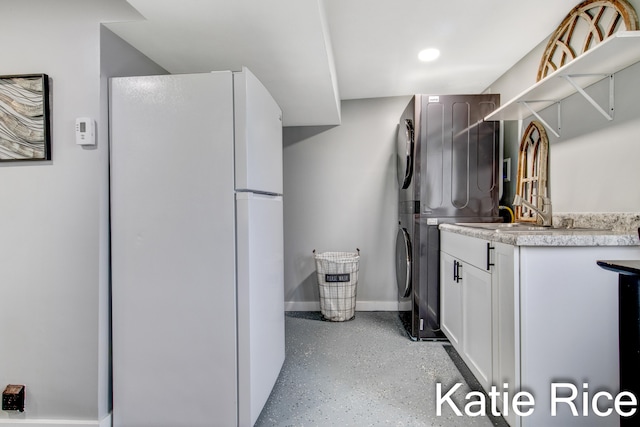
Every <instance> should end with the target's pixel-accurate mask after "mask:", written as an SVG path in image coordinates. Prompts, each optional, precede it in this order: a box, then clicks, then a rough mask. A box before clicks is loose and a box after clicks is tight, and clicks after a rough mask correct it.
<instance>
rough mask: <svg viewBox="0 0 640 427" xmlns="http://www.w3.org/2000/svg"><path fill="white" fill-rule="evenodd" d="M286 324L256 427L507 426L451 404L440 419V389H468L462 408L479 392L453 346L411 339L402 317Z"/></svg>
mask: <svg viewBox="0 0 640 427" xmlns="http://www.w3.org/2000/svg"><path fill="white" fill-rule="evenodd" d="M285 325H286V347H287V350H286V360H285V362H284V366H283V368H282V371H281V373H280V376H279V378H278V380H277V382H276V385H275V387H274V389H273V392H272V393H271V396H270V397H269V400H268V401H267V403H266V405H265V407H264V409H263V411H262V413H261V415H260V417H259V418H258V421H257V422H256V427H265V426H278V427H280V426H304V427H311V426H318V427H325V426H326V427H334V426H335V427H341V426H357V427H363V426H410V427H422V426H425V427H436V426H439V427H457V426H460V427H466V426H474V427H490V426H494V425H498V426H504V425H506V424H505V423H504V420H502V419H500V418H499V419H493V420H492V419H489V418H488V417H468V416H462V417H459V416H456V415H455V414H454V412H453V411H452V410H451V409H450V408H449V407H448V405H443V410H442V414H441V416H437V415H436V397H435V396H436V384H437V383H441V384H442V387H443V390H444V391H445V392H446V391H447V390H449V388H450V387H451V386H452V385H453V384H455V383H458V382H460V383H463V386H462V387H460V389H458V390H457V392H456V393H455V394H454V398H453V399H454V400H455V401H457V402H458V407H460V408H464V404H465V403H466V402H467V401H466V400H464V398H465V396H466V394H467V393H468V392H469V391H471V390H472V388H471V387H473V388H475V387H477V386H476V385H474V384H473V382H474V381H473V379H472V378H470V380H469V382H467V381H465V379H464V377H463V376H462V374H461V373H460V371H459V370H458V369H457V368H456V365H455V364H454V363H453V361H452V358H451V357H450V356H449V355H448V352H447V350H446V349H445V348H446V347H444V345H447V344H446V343H444V344H443V343H441V342H414V341H411V340H410V339H409V338H407V336H406V334H405V332H404V330H403V329H402V326H401V324H400V321H399V320H398V318H397V313H394V312H357V313H356V316H355V319H353V320H351V321H347V322H325V321H322V320H321V319H320V314H319V313H312V312H310V313H309V312H308V313H305V312H289V313H287V316H286V322H285ZM454 358H455V354H454ZM461 369H463V370H464V366H462V367H461ZM469 384H471V386H469Z"/></svg>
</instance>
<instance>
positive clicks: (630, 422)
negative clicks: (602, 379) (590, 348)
mask: <svg viewBox="0 0 640 427" xmlns="http://www.w3.org/2000/svg"><path fill="white" fill-rule="evenodd" d="M598 265H599V266H600V267H602V268H604V269H605V270H610V271H613V272H616V273H618V274H619V276H618V310H619V314H618V328H619V330H618V334H619V347H620V391H630V392H631V393H633V394H634V395H635V396H636V398H638V397H640V370H638V369H637V367H638V365H640V260H637V261H598ZM638 420H640V415H639V414H638V413H637V412H636V413H635V414H634V415H632V416H631V417H620V426H621V427H625V426H637V425H638Z"/></svg>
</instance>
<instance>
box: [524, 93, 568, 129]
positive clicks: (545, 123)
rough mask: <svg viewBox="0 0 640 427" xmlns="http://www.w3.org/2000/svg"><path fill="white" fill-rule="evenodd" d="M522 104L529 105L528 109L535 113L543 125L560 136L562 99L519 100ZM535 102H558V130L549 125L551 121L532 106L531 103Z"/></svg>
mask: <svg viewBox="0 0 640 427" xmlns="http://www.w3.org/2000/svg"><path fill="white" fill-rule="evenodd" d="M518 102H519V103H520V104H522V105H524V106H525V107H527V109H528V110H529V111H530V112H531V114H533V115H534V116H535V117H536V119H538V120H539V121H540V122H541V123H542V124H543V125H544V127H546V128H547V129H549V131H550V132H551V133H552V134H554V135H555V136H556V137H557V138H560V129H561V127H562V126H561V123H562V122H561V115H560V101H546V100H540V101H518ZM534 102H545V103H549V102H552V103H554V104H556V109H557V111H558V130H557V131H556V130H555V129H554V128H553V126H551V125H549V123H547V122H546V120H545V119H543V118H542V117H541V116H540V114H538V112H537V111H536V110H535V109H534V108H533V107H531V106H530V105H529V104H532V103H534Z"/></svg>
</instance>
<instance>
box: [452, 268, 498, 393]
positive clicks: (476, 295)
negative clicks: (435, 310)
mask: <svg viewBox="0 0 640 427" xmlns="http://www.w3.org/2000/svg"><path fill="white" fill-rule="evenodd" d="M458 269H460V267H459V268H458ZM461 269H462V272H461V273H462V281H461V283H462V312H463V316H462V320H463V325H462V330H463V332H464V333H463V336H462V348H463V351H464V355H465V361H466V362H467V364H468V365H470V366H469V368H470V369H471V371H472V372H473V374H474V375H475V376H476V378H477V380H478V381H479V382H480V384H482V386H483V387H484V388H485V390H486V389H488V388H489V386H490V385H491V380H492V375H491V373H492V360H491V357H492V341H491V335H492V334H491V332H492V325H491V273H490V272H489V271H486V270H481V269H480V268H477V267H475V266H473V265H471V264H467V263H465V264H463V265H462V267H461Z"/></svg>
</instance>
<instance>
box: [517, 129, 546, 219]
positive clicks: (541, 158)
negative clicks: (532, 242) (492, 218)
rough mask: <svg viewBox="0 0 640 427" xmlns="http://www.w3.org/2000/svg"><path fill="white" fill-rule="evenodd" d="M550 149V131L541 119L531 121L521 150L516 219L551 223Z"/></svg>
mask: <svg viewBox="0 0 640 427" xmlns="http://www.w3.org/2000/svg"><path fill="white" fill-rule="evenodd" d="M548 153H549V139H548V138H547V133H546V132H545V130H544V127H543V126H542V123H540V122H537V121H532V122H531V123H529V126H527V130H526V131H525V132H524V135H523V136H522V140H521V142H520V150H519V154H518V178H517V184H516V198H515V200H514V202H513V204H514V208H515V209H514V213H515V220H516V222H535V223H540V224H543V225H551V201H550V199H549V189H548V186H547V171H548V162H549V155H548ZM527 205H529V206H527ZM547 215H548V218H547Z"/></svg>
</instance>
